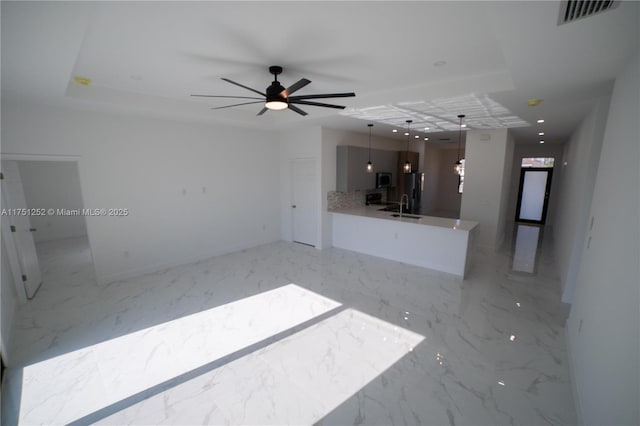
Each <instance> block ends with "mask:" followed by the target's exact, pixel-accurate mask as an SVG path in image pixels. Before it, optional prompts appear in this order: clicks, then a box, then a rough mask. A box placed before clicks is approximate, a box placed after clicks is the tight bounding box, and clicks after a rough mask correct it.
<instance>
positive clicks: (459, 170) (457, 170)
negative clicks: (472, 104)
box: [453, 114, 465, 175]
mask: <svg viewBox="0 0 640 426" xmlns="http://www.w3.org/2000/svg"><path fill="white" fill-rule="evenodd" d="M464 117H465V115H464V114H460V115H459V116H458V118H459V119H460V129H459V130H458V161H456V162H455V164H454V166H453V171H454V172H455V173H456V174H458V175H459V174H460V173H462V161H460V141H461V140H462V119H463V118H464Z"/></svg>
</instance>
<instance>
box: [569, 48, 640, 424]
mask: <svg viewBox="0 0 640 426" xmlns="http://www.w3.org/2000/svg"><path fill="white" fill-rule="evenodd" d="M638 75H640V66H639V65H638V57H637V56H636V58H635V59H634V60H633V61H632V62H631V63H630V64H629V65H628V66H627V67H626V68H625V69H624V70H623V72H622V73H621V74H620V75H619V77H618V78H617V80H616V83H615V87H614V89H613V94H612V97H611V105H610V109H609V116H608V119H607V122H606V129H605V132H604V141H603V143H602V152H601V154H600V161H599V164H598V168H597V176H596V180H595V188H594V191H593V199H592V204H591V209H590V215H589V217H593V218H594V220H593V228H592V229H591V230H590V231H589V230H588V229H587V232H588V239H590V240H591V241H590V244H588V245H586V244H585V245H583V246H582V247H581V250H580V251H579V253H580V254H582V258H581V262H580V266H579V269H578V274H577V276H578V280H577V282H578V285H577V286H576V289H575V295H574V300H573V304H572V306H571V314H570V316H569V320H568V322H567V336H568V341H569V348H570V357H571V360H572V363H571V365H572V370H573V380H574V383H575V385H576V388H577V401H578V404H577V405H578V409H579V412H580V417H581V420H582V422H583V423H585V424H592V425H603V424H609V425H623V424H624V425H637V424H640V414H639V411H638V406H639V401H640V392H639V390H638V389H639V387H640V384H639V382H640V371H639V370H640V356H639V347H640V326H639V324H640V312H639V309H640V308H639V306H640V300H639V293H640V270H639V269H638V268H639V266H638V265H639V264H640V262H639V260H640V233H639V230H640V205H639V203H640V194H639V189H638V188H639V187H640V173H639V172H638V170H639V169H638V164H640V143H639V141H640V126H639V124H638V123H639V120H638V117H640V106H639V100H640V86H639V83H638ZM586 228H588V226H587V227H586Z"/></svg>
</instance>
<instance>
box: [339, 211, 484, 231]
mask: <svg viewBox="0 0 640 426" xmlns="http://www.w3.org/2000/svg"><path fill="white" fill-rule="evenodd" d="M384 207H385V206H381V205H370V206H361V207H354V208H350V209H338V210H331V211H329V213H338V214H348V215H353V216H364V217H370V218H374V219H386V220H392V221H396V222H403V223H413V224H415V225H427V226H436V227H440V228H449V229H455V230H461V231H470V230H472V229H473V228H475V227H476V226H477V225H478V222H473V221H471V220H460V219H449V218H446V217H435V216H421V215H415V214H411V213H403V214H402V215H403V216H406V215H409V216H418V217H419V219H409V218H406V217H402V218H400V217H393V216H392V215H393V214H397V213H394V212H385V211H380V209H382V208H384Z"/></svg>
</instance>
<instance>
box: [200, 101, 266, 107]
mask: <svg viewBox="0 0 640 426" xmlns="http://www.w3.org/2000/svg"><path fill="white" fill-rule="evenodd" d="M263 102H264V101H254V102H244V103H242V104H233V105H225V106H221V107H216V108H211V109H224V108H231V107H236V106H240V105H249V104H261V103H263Z"/></svg>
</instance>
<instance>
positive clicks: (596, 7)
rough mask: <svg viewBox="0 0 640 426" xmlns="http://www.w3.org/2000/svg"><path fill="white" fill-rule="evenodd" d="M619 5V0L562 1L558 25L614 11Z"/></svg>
mask: <svg viewBox="0 0 640 426" xmlns="http://www.w3.org/2000/svg"><path fill="white" fill-rule="evenodd" d="M619 4H620V0H562V1H561V2H560V15H559V16H558V25H562V24H566V23H567V22H572V21H575V20H577V19H582V18H587V17H589V16H591V15H595V14H597V13H601V12H605V11H607V10H611V9H615V8H616V7H618V5H619Z"/></svg>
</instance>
